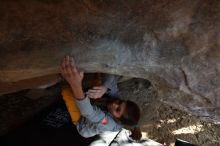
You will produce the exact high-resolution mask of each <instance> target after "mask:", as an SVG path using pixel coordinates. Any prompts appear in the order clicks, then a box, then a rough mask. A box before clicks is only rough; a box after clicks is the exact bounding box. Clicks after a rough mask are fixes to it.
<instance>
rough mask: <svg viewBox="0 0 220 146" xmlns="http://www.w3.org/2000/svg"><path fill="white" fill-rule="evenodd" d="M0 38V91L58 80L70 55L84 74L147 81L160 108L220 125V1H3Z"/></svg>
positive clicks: (0, 2)
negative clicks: (164, 106) (0, 87)
mask: <svg viewBox="0 0 220 146" xmlns="http://www.w3.org/2000/svg"><path fill="white" fill-rule="evenodd" d="M0 38H1V39H0V58H1V60H0V82H1V84H3V85H4V83H5V84H9V85H10V84H11V83H15V84H16V82H21V81H23V80H29V79H31V78H38V77H42V76H50V75H52V74H53V75H54V74H58V73H59V64H60V62H61V60H62V58H63V57H64V56H65V55H70V56H73V57H74V59H75V61H76V63H77V65H78V67H79V68H80V69H81V70H84V71H85V72H104V73H111V74H117V75H123V76H130V77H139V78H144V79H147V80H149V81H150V82H151V83H152V85H153V86H155V87H156V88H157V90H158V95H159V97H160V99H161V101H163V102H165V103H167V104H170V105H172V106H175V107H177V108H179V109H182V110H185V111H187V112H189V113H192V114H195V115H198V116H199V117H200V118H201V119H204V120H208V121H211V122H214V123H220V110H219V109H220V106H219V105H220V1H218V0H212V1H209V0H194V1H186V0H178V1H175V0H160V1H159V0H156V1H155V0H154V1H153V0H149V1H141V0H138V1H134V0H128V1H124V0H111V1H102V0H82V1H75V0H65V1H62V0H29V1H26V0H9V1H4V0H3V1H0ZM57 78H58V77H57ZM57 78H55V79H54V80H57ZM31 84H32V86H33V85H35V83H34V82H33V83H31ZM19 89H20V88H19ZM2 93H3V92H2Z"/></svg>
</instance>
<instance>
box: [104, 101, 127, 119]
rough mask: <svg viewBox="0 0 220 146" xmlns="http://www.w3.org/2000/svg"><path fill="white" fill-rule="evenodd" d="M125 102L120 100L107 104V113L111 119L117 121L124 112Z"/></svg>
mask: <svg viewBox="0 0 220 146" xmlns="http://www.w3.org/2000/svg"><path fill="white" fill-rule="evenodd" d="M125 108H126V102H125V101H123V100H120V99H115V100H114V101H112V102H111V103H109V104H108V111H109V112H110V113H111V114H112V115H113V117H115V118H117V119H119V118H120V117H121V116H122V115H123V114H124V112H125Z"/></svg>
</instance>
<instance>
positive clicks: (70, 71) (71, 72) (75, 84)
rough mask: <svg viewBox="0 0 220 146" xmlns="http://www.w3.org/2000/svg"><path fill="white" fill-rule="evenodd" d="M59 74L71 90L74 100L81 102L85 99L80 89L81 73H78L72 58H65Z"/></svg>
mask: <svg viewBox="0 0 220 146" xmlns="http://www.w3.org/2000/svg"><path fill="white" fill-rule="evenodd" d="M60 70H61V74H62V76H63V77H64V79H65V80H66V81H67V82H68V83H69V85H70V86H71V88H72V91H73V94H74V97H75V99H77V100H83V99H84V98H85V96H84V92H83V89H82V79H83V72H80V71H79V70H78V69H77V68H76V65H75V63H74V60H73V58H72V57H69V56H66V57H65V58H64V59H63V61H62V63H61V66H60Z"/></svg>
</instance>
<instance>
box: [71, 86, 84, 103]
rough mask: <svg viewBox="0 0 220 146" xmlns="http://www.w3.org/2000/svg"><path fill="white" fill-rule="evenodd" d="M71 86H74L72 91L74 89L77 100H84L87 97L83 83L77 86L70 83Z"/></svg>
mask: <svg viewBox="0 0 220 146" xmlns="http://www.w3.org/2000/svg"><path fill="white" fill-rule="evenodd" d="M70 86H71V88H72V91H73V94H74V97H75V99H76V100H83V99H84V98H85V95H84V92H83V89H82V86H81V85H79V86H78V85H77V86H74V85H70Z"/></svg>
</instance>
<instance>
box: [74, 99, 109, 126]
mask: <svg viewBox="0 0 220 146" xmlns="http://www.w3.org/2000/svg"><path fill="white" fill-rule="evenodd" d="M76 104H77V106H78V108H79V110H80V113H81V115H82V116H84V117H85V118H87V119H88V120H90V121H91V122H100V121H101V120H102V119H103V118H104V117H105V113H104V112H103V111H102V110H101V109H99V108H97V107H95V106H92V105H91V103H90V99H89V98H88V96H86V98H85V99H83V100H76Z"/></svg>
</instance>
